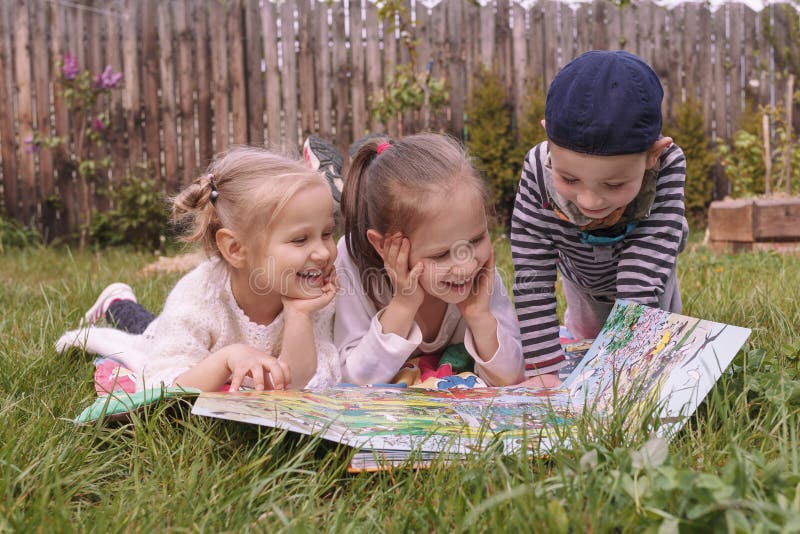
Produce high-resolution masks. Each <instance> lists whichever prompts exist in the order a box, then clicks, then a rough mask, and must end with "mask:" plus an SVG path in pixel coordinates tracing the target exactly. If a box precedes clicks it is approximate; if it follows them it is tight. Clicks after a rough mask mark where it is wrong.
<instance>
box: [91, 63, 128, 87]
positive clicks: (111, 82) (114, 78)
mask: <svg viewBox="0 0 800 534" xmlns="http://www.w3.org/2000/svg"><path fill="white" fill-rule="evenodd" d="M121 79H122V73H121V72H117V73H114V72H112V70H111V65H106V68H105V70H104V71H103V72H101V73H99V74H98V75H97V77H96V78H95V79H94V81H95V83H96V84H97V86H98V87H101V88H103V89H113V88H114V87H116V86H117V84H118V83H119V81H120V80H121Z"/></svg>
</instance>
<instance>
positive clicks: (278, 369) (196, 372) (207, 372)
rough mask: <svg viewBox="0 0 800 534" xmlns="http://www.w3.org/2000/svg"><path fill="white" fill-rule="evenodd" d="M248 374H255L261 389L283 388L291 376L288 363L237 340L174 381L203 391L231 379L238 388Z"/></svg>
mask: <svg viewBox="0 0 800 534" xmlns="http://www.w3.org/2000/svg"><path fill="white" fill-rule="evenodd" d="M246 376H250V377H252V379H253V384H254V385H255V388H256V389H257V390H259V391H261V390H264V389H284V388H285V387H286V386H287V385H289V384H290V383H291V380H292V379H291V372H290V370H289V368H288V366H287V365H286V364H285V363H283V362H281V361H279V360H278V359H277V358H274V357H272V356H270V355H268V354H267V353H265V352H262V351H260V350H256V349H254V348H252V347H248V346H247V345H242V344H238V343H237V344H234V345H228V346H227V347H225V348H222V349H220V350H218V351H216V352H214V353H212V354H211V355H210V356H208V357H207V358H205V359H204V360H203V361H201V362H200V363H198V364H197V365H195V366H194V367H192V368H191V369H189V370H187V371H184V372H183V373H181V374H180V375H179V376H178V377H177V378H176V379H175V384H176V385H178V386H185V387H193V388H197V389H199V390H201V391H219V389H220V388H221V387H222V386H223V385H224V384H225V383H226V382H227V381H228V379H230V380H231V387H230V391H238V390H239V386H241V385H242V381H243V380H244V378H245V377H246Z"/></svg>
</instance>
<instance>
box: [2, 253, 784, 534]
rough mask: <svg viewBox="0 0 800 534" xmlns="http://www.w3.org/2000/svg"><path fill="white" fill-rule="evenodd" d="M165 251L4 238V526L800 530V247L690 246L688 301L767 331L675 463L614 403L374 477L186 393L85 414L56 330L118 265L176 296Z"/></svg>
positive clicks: (80, 387)
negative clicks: (551, 433) (456, 456)
mask: <svg viewBox="0 0 800 534" xmlns="http://www.w3.org/2000/svg"><path fill="white" fill-rule="evenodd" d="M495 244H496V249H497V252H498V265H499V266H500V267H501V269H502V270H504V271H505V272H506V273H510V272H511V270H510V269H509V267H510V264H511V262H510V257H509V250H508V242H507V241H503V240H501V239H499V240H497V241H496V243H495ZM151 259H152V258H151V257H148V256H145V255H137V254H134V253H130V252H124V251H116V250H115V251H109V252H103V253H102V254H97V255H93V254H90V253H82V254H78V253H69V252H68V251H64V250H54V249H45V248H28V249H23V250H13V249H9V250H6V252H5V254H3V255H0V305H1V306H2V309H3V314H2V316H1V317H0V332H2V335H1V336H0V532H2V531H7V530H10V531H15V530H19V531H29V530H37V529H41V530H43V531H84V530H93V531H106V530H108V531H134V530H135V531H139V530H142V531H151V530H159V531H161V530H166V531H187V530H188V531H195V530H208V531H220V530H222V531H239V530H253V531H265V530H268V531H273V530H291V531H318V530H325V531H328V530H331V531H341V530H348V531H350V530H355V531H390V532H397V531H419V530H437V531H450V530H456V531H496V530H498V529H505V530H522V529H524V530H531V529H537V530H542V531H556V532H558V531H567V530H571V531H585V530H588V529H591V530H592V531H607V530H615V531H625V532H639V531H641V530H644V529H650V530H652V531H656V530H657V529H659V528H662V529H664V530H665V531H674V530H676V529H680V530H681V531H707V530H717V531H742V532H744V531H750V530H754V529H755V530H758V529H760V530H763V531H779V530H785V531H791V530H795V531H796V530H797V529H800V491H799V490H798V488H800V447H799V446H798V445H799V444H800V442H799V441H798V433H799V432H800V430H799V429H800V415H799V412H800V371H799V370H798V355H800V300H798V298H797V291H798V288H800V258H796V257H784V256H779V255H774V254H742V255H737V256H730V255H722V256H716V255H713V254H711V253H710V252H709V251H707V250H705V249H704V248H702V247H700V246H699V245H696V244H695V245H692V246H691V247H690V249H689V250H688V251H687V252H685V253H684V254H683V255H682V257H681V260H680V273H679V274H680V280H681V288H682V294H683V298H684V310H685V313H686V314H688V315H692V316H696V317H703V318H706V319H711V320H715V321H721V322H726V323H731V324H736V325H741V326H745V327H749V328H752V329H753V334H752V336H751V338H750V340H749V341H748V343H747V345H746V346H745V348H744V350H743V351H742V352H741V353H740V354H739V355H738V356H737V358H736V359H735V360H734V363H733V365H732V367H731V370H730V372H728V373H726V374H725V375H724V376H723V378H722V379H720V381H719V382H718V383H717V385H716V386H715V387H714V389H713V390H712V392H711V393H710V394H709V396H708V398H707V399H706V401H705V402H704V403H703V404H702V405H701V407H700V409H699V410H698V411H697V414H696V415H695V416H694V417H693V418H692V419H691V420H690V422H689V423H688V424H687V425H686V426H685V427H684V429H683V430H682V431H681V432H680V433H679V434H678V435H677V436H676V438H675V439H674V440H673V441H672V442H671V443H670V445H669V452H668V456H667V459H666V461H665V462H664V463H663V464H661V465H658V466H653V465H651V466H643V467H642V466H640V465H639V464H637V463H635V454H632V453H634V452H635V451H636V450H637V449H639V448H640V447H641V446H642V444H643V443H644V442H645V441H646V440H647V438H648V436H647V435H646V433H644V432H641V431H638V432H637V431H635V432H633V434H632V435H626V433H625V432H624V431H623V429H622V427H623V426H624V424H625V421H624V420H622V419H621V418H615V419H614V420H612V421H611V422H610V423H608V425H607V428H605V429H601V431H600V432H599V435H598V436H597V437H596V438H594V439H591V440H590V439H588V438H585V437H580V438H579V439H577V440H576V441H575V442H574V444H573V446H572V447H571V448H568V449H564V450H560V451H558V452H556V453H555V454H553V455H552V456H551V457H550V458H530V457H526V456H524V455H519V456H511V457H503V456H500V455H499V454H497V453H496V452H492V451H489V452H485V453H482V454H479V455H477V456H476V457H474V458H470V459H468V460H467V461H466V462H465V464H464V465H459V466H454V467H453V466H451V467H447V466H444V465H434V467H433V468H431V469H429V470H422V471H411V470H408V471H404V470H396V471H394V472H392V473H379V474H372V475H358V476H354V475H348V474H347V473H346V472H345V471H344V467H345V465H346V463H347V458H348V453H349V451H348V450H347V449H346V448H343V447H338V446H336V445H333V444H329V443H325V442H320V441H318V440H316V439H313V438H307V437H301V436H296V435H292V434H286V433H282V432H277V431H272V430H269V429H261V428H258V427H255V426H251V425H240V424H235V423H232V422H227V421H218V420H212V419H207V418H201V417H193V416H190V415H189V409H188V406H187V405H186V404H185V402H183V401H176V402H173V403H170V404H167V405H162V406H159V407H157V408H154V409H151V410H150V411H148V412H145V413H143V414H142V415H141V416H140V417H138V418H136V419H135V421H134V424H132V425H124V426H119V425H117V426H112V425H102V424H98V425H89V426H76V425H74V424H73V423H72V422H70V419H71V418H73V417H74V416H75V415H77V414H78V412H79V411H80V410H81V409H82V408H83V407H85V406H86V405H88V404H89V403H90V402H91V401H93V399H94V398H95V392H94V389H93V387H92V383H91V377H92V370H93V366H92V364H91V361H90V360H89V359H88V358H81V357H77V356H75V355H74V354H73V355H71V356H69V357H60V356H59V355H58V354H56V353H55V351H54V349H53V343H54V341H55V340H56V338H57V337H58V336H59V334H60V333H61V332H62V331H63V330H65V329H67V328H70V327H74V326H75V325H76V324H77V322H78V319H79V318H80V316H81V314H82V313H83V311H84V310H85V309H86V308H87V307H88V306H89V305H90V304H91V303H92V302H93V301H94V298H95V297H96V295H97V293H98V292H99V291H100V290H101V289H102V288H103V287H104V286H105V285H106V284H108V283H110V282H112V281H115V280H125V281H128V282H130V283H131V284H132V285H133V286H134V288H135V289H136V291H137V294H138V295H139V296H140V300H141V301H142V302H143V304H145V305H146V306H148V307H150V308H152V309H156V310H157V309H159V308H160V306H161V305H162V303H163V300H164V298H165V296H166V294H167V292H168V291H169V289H170V287H171V285H172V284H173V283H174V282H175V280H176V279H177V278H178V275H168V276H161V277H153V278H146V279H145V278H142V277H140V276H138V275H137V271H138V270H139V269H140V268H141V267H142V266H144V265H145V264H147V263H148V262H149V261H151Z"/></svg>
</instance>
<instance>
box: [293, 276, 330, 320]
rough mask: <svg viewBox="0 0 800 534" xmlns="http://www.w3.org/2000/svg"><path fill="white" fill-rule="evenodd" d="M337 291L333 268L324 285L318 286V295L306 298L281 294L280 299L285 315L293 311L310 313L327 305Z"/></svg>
mask: <svg viewBox="0 0 800 534" xmlns="http://www.w3.org/2000/svg"><path fill="white" fill-rule="evenodd" d="M338 291H339V281H338V280H337V278H336V270H335V269H333V270H331V273H330V274H329V275H328V277H327V278H326V279H325V285H324V286H322V288H320V294H319V295H318V296H315V297H311V298H306V299H295V298H291V297H286V296H282V297H281V301H282V302H283V309H284V310H285V311H286V313H287V315H290V314H293V313H301V314H304V315H311V314H312V313H314V312H316V311H319V310H321V309H322V308H324V307H325V306H327V305H328V304H329V303H330V302H331V301H332V300H333V297H335V296H336V293H337V292H338Z"/></svg>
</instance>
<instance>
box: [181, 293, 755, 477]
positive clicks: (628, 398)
mask: <svg viewBox="0 0 800 534" xmlns="http://www.w3.org/2000/svg"><path fill="white" fill-rule="evenodd" d="M749 335H750V330H748V329H746V328H740V327H736V326H730V325H725V324H720V323H715V322H711V321H704V320H700V319H694V318H691V317H686V316H683V315H678V314H672V313H669V312H665V311H662V310H658V309H654V308H649V307H646V306H642V305H638V304H632V303H628V302H625V301H618V302H617V303H616V304H615V306H614V308H613V309H612V311H611V313H610V315H609V317H608V320H607V321H606V323H605V325H604V326H603V329H602V330H601V332H600V334H599V335H598V337H597V339H595V340H594V342H593V343H592V345H591V347H590V348H589V349H588V351H587V352H586V354H585V355H584V356H583V358H582V359H580V361H579V363H577V365H576V366H575V367H574V369H573V370H572V372H571V373H570V374H569V375H568V376H567V377H566V379H565V380H564V382H563V384H562V385H561V386H560V387H559V388H558V389H553V390H543V389H527V388H521V387H504V388H475V389H443V390H430V389H418V388H413V387H412V388H398V387H382V388H379V387H373V388H363V387H336V388H331V389H327V390H322V391H305V390H299V391H265V392H255V391H251V392H242V393H233V394H231V393H203V394H201V395H200V396H199V397H198V399H197V401H196V402H195V404H194V408H193V409H192V413H193V414H196V415H202V416H208V417H217V418H222V419H230V420H233V421H241V422H245V423H254V424H258V425H264V426H268V427H275V428H280V429H285V430H289V431H292V432H299V433H302V434H310V435H318V436H320V437H322V438H324V439H327V440H331V441H334V442H337V443H343V444H346V445H349V446H352V447H354V448H356V449H357V452H356V453H355V454H354V456H353V458H352V460H351V464H350V468H351V470H353V471H359V470H375V469H382V468H388V467H391V466H393V465H399V464H406V463H407V464H408V465H417V466H421V465H425V464H426V463H427V462H430V461H431V460H432V459H433V458H436V457H439V458H444V459H456V458H460V457H463V456H464V455H466V454H468V453H470V452H476V451H478V450H482V449H483V448H485V447H489V446H493V447H498V446H499V447H502V449H503V451H504V452H506V453H513V452H516V451H519V450H522V449H527V450H530V451H533V452H534V453H536V454H545V453H547V452H548V451H550V450H552V449H553V447H556V446H558V444H559V443H564V436H568V435H569V434H570V429H571V428H573V427H574V426H575V425H576V421H577V420H578V418H579V417H582V416H583V415H584V414H585V413H586V412H587V411H591V412H592V414H593V415H596V416H598V417H603V416H607V415H609V414H610V413H612V412H613V410H615V409H616V408H618V407H621V406H625V408H626V409H627V410H631V412H630V413H637V409H636V408H637V406H641V408H642V411H645V410H646V409H647V408H646V406H650V407H651V408H650V409H652V407H653V406H655V409H656V410H658V411H659V414H658V415H659V417H658V418H657V420H658V421H660V424H659V425H658V427H657V428H654V429H653V431H654V432H656V433H657V434H658V435H661V436H664V437H670V436H671V435H672V434H673V433H674V432H676V431H677V430H679V429H680V428H681V427H682V426H683V424H684V423H685V422H686V420H687V418H688V417H690V416H691V415H692V414H693V413H694V411H695V410H696V408H697V406H698V405H699V404H700V402H701V401H702V400H703V398H704V397H705V396H706V394H708V392H709V391H710V390H711V388H712V387H713V385H714V383H715V382H716V381H717V379H719V377H720V376H721V375H722V373H723V372H724V371H725V369H726V368H727V366H728V365H729V364H730V362H731V360H732V359H733V357H734V356H735V355H736V353H737V352H738V351H739V349H740V348H741V347H742V345H743V344H744V342H745V340H746V339H747V337H748V336H749ZM556 437H558V439H556Z"/></svg>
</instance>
